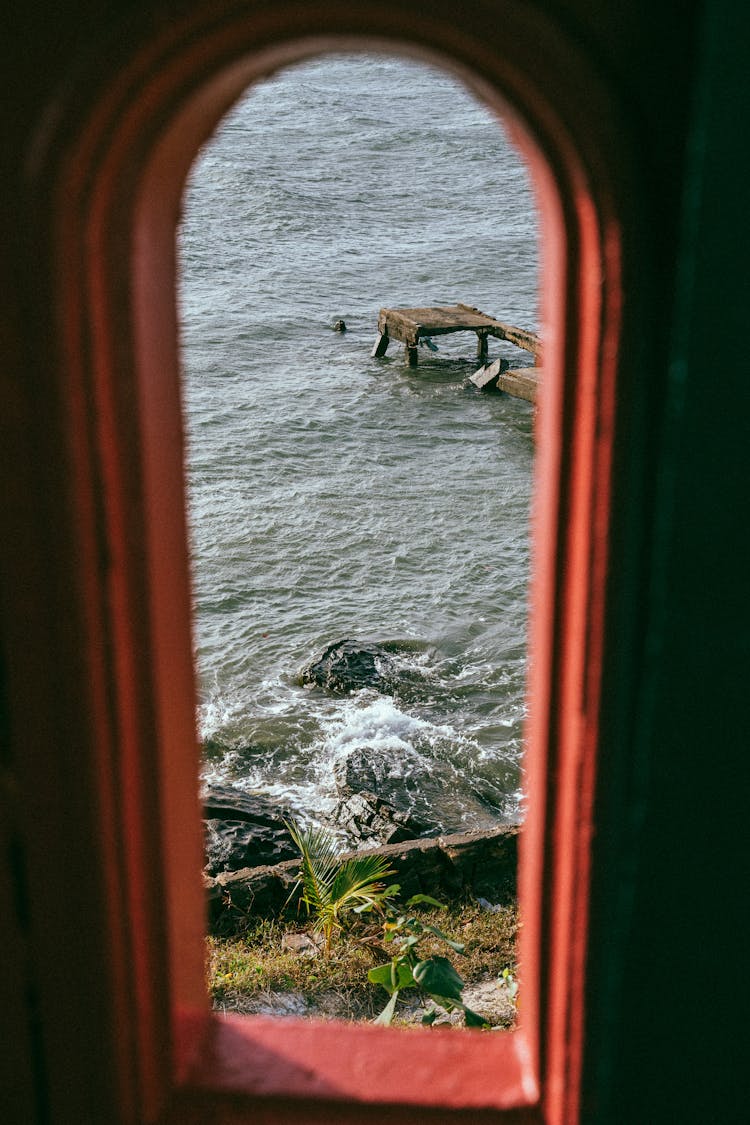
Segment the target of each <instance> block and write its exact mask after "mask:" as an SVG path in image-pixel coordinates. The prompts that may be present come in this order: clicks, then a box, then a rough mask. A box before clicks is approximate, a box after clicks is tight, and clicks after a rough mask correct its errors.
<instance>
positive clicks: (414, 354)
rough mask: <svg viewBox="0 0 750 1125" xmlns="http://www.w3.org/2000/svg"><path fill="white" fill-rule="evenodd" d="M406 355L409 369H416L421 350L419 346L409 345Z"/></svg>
mask: <svg viewBox="0 0 750 1125" xmlns="http://www.w3.org/2000/svg"><path fill="white" fill-rule="evenodd" d="M405 354H406V362H407V363H408V364H409V367H416V366H417V364H418V363H419V348H418V347H417V345H416V344H413V345H412V344H407V345H406V352H405Z"/></svg>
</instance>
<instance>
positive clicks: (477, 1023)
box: [463, 1004, 490, 1027]
mask: <svg viewBox="0 0 750 1125" xmlns="http://www.w3.org/2000/svg"><path fill="white" fill-rule="evenodd" d="M463 1009H464V1019H465V1020H466V1026H467V1027H489V1026H490V1025H489V1024H488V1023H487V1020H486V1019H485V1018H484V1016H480V1015H477V1013H476V1012H472V1010H471V1008H467V1007H466V1005H465V1004H464V1005H463Z"/></svg>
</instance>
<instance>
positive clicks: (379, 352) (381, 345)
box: [372, 332, 391, 359]
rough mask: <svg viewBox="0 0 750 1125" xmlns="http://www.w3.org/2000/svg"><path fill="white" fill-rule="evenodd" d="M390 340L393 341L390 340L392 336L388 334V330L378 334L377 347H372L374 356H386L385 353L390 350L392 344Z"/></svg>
mask: <svg viewBox="0 0 750 1125" xmlns="http://www.w3.org/2000/svg"><path fill="white" fill-rule="evenodd" d="M390 342H391V340H390V336H389V335H388V333H387V332H381V333H380V334H379V335H378V338H377V340H376V341H375V347H374V348H373V349H372V356H373V358H375V359H380V358H381V356H384V355H385V353H386V352H387V351H388V345H389V344H390Z"/></svg>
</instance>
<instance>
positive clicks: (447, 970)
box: [412, 957, 464, 1001]
mask: <svg viewBox="0 0 750 1125" xmlns="http://www.w3.org/2000/svg"><path fill="white" fill-rule="evenodd" d="M412 971H413V975H414V980H415V981H416V982H417V984H418V985H419V986H420V988H423V989H424V990H425V992H428V993H429V994H430V996H435V997H438V996H439V997H442V998H444V999H447V1000H458V1001H460V1000H461V993H462V991H463V987H464V982H463V981H462V980H461V978H460V976H459V975H458V973H457V972H456V970H455V969H454V968H453V966H452V965H451V963H450V961H449V960H448V958H447V957H430V958H428V959H427V960H426V961H420V962H419V964H417V965H415V966H414V969H413V970H412Z"/></svg>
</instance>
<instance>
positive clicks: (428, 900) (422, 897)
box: [406, 895, 448, 910]
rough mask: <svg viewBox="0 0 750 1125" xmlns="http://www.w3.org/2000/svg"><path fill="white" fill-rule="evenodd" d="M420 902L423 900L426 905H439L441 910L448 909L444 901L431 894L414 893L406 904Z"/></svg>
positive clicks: (412, 904) (414, 904) (411, 904)
mask: <svg viewBox="0 0 750 1125" xmlns="http://www.w3.org/2000/svg"><path fill="white" fill-rule="evenodd" d="M420 902H423V903H424V904H425V905H426V906H439V907H440V909H441V910H447V909H448V907H447V906H446V905H445V903H444V902H438V900H437V899H436V898H430V896H429V895H412V897H411V898H410V899H409V901H408V902H407V904H406V905H407V906H417V905H418V904H419V903H420Z"/></svg>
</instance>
